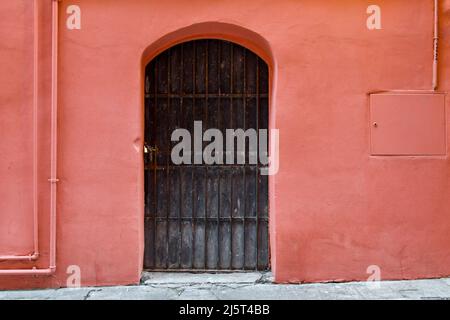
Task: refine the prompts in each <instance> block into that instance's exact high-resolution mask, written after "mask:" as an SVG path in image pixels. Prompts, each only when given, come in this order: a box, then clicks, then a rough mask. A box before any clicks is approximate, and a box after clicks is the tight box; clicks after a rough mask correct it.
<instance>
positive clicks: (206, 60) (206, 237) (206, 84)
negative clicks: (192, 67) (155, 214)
mask: <svg viewBox="0 0 450 320" xmlns="http://www.w3.org/2000/svg"><path fill="white" fill-rule="evenodd" d="M208 49H209V41H208V40H206V59H205V93H206V96H205V102H206V103H205V106H206V110H205V112H206V123H205V126H206V129H208V128H209V121H208V109H209V105H208V61H209V50H208ZM202 149H203V148H202ZM205 168H206V169H205V171H206V172H205V178H204V179H205V217H204V226H203V228H204V232H205V244H204V260H203V264H204V266H205V269H206V268H207V260H208V258H207V254H208V250H207V248H208V222H207V220H208V219H207V217H208V165H205Z"/></svg>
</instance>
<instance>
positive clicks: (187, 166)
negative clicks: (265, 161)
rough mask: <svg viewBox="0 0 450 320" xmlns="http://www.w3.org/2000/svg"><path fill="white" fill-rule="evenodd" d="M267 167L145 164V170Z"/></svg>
mask: <svg viewBox="0 0 450 320" xmlns="http://www.w3.org/2000/svg"><path fill="white" fill-rule="evenodd" d="M206 167H208V168H254V169H259V168H266V167H268V166H267V165H255V164H224V165H222V164H198V165H191V164H180V165H168V166H164V167H162V166H145V170H167V168H169V169H174V168H206Z"/></svg>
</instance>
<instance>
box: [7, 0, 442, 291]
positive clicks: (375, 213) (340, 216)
mask: <svg viewBox="0 0 450 320" xmlns="http://www.w3.org/2000/svg"><path fill="white" fill-rule="evenodd" d="M375 2H376V4H378V5H379V6H380V7H381V9H382V29H381V30H372V31H369V30H368V29H367V27H366V19H367V17H368V15H367V13H366V9H367V7H368V6H369V5H370V4H373V3H372V1H370V2H369V1H365V0H361V1H357V0H355V1H350V0H348V1H342V0H328V1H317V0H305V1H287V0H286V1H264V2H262V1H256V0H254V1H253V0H248V1H237V0H233V1H204V0H196V1H182V0H178V1H175V0H174V1H147V0H145V1H144V0H120V1H119V0H118V1H108V2H107V3H106V2H104V1H91V0H89V1H88V0H73V1H66V0H63V1H61V2H60V18H61V20H60V28H61V31H60V32H61V34H60V41H59V48H60V59H59V66H60V77H59V108H60V112H59V126H60V129H59V153H58V161H59V168H58V176H59V179H60V182H59V186H58V206H57V209H58V239H57V241H58V243H57V246H58V247H57V250H58V256H57V273H56V275H55V276H52V277H30V276H23V277H1V278H0V288H27V287H28V288H29V287H58V286H65V285H66V278H67V274H66V269H67V267H68V266H70V265H78V266H80V267H81V272H82V285H110V284H128V283H136V282H138V280H139V277H140V272H141V269H142V256H143V236H144V234H143V205H144V202H143V167H142V151H141V150H142V139H143V117H142V114H143V98H142V97H143V90H142V89H143V88H142V87H143V79H142V73H143V66H144V65H145V63H146V62H148V61H149V60H150V59H151V58H152V57H154V56H155V55H156V54H157V53H158V52H161V51H162V50H164V49H166V48H167V47H170V46H171V45H173V44H175V43H178V42H180V41H183V40H187V39H194V38H208V37H212V38H221V39H227V40H232V41H235V42H237V43H239V44H242V45H244V46H246V47H247V48H249V49H251V50H253V51H255V52H256V53H257V54H259V55H260V56H261V57H262V58H263V59H265V60H266V61H267V62H268V64H269V67H270V71H271V113H270V116H271V124H270V126H271V127H272V128H275V127H276V128H279V129H280V144H281V149H280V171H279V173H278V174H277V175H276V176H274V177H271V182H270V183H271V194H270V216H271V222H270V223H271V225H270V228H271V250H272V251H271V252H272V269H273V271H274V273H275V278H276V281H278V282H314V281H340V280H342V281H344V280H354V279H358V280H364V279H367V277H368V276H369V275H368V274H367V273H366V270H367V267H368V266H370V265H378V266H379V267H380V268H381V277H382V279H410V278H425V277H438V276H444V275H450V247H449V245H448V244H449V242H450V236H449V235H450V219H449V216H450V196H449V194H450V184H449V181H450V164H449V160H448V157H447V156H436V157H432V156H428V157H371V156H370V139H369V134H370V127H369V126H370V124H369V120H370V119H369V117H370V115H369V106H368V105H369V104H368V101H369V99H368V95H367V93H368V92H372V91H376V90H382V89H429V88H430V86H431V71H432V64H431V62H432V53H433V52H432V50H433V48H432V32H433V30H432V29H433V3H432V1H424V0H409V1H406V0H404V1H400V0H399V1H391V0H389V1H388V0H377V1H375ZM440 2H441V14H440V18H441V28H440V31H441V45H440V69H439V71H440V90H441V91H447V90H449V87H450V79H449V77H448V75H449V74H450V54H449V48H450V45H449V43H450V42H449V37H450V1H449V0H443V1H440ZM72 4H77V5H79V6H80V8H81V10H82V23H81V30H68V29H67V28H66V18H67V14H66V8H67V7H68V6H69V5H72ZM40 5H41V10H40V11H41V15H40V37H41V47H40V50H41V54H40V65H39V67H40V73H39V76H40V79H41V82H40V98H39V111H40V114H39V148H38V149H39V190H40V191H39V212H40V224H39V228H40V239H39V240H40V245H41V247H42V256H41V257H40V259H39V260H38V262H37V263H36V264H33V263H20V264H12V263H9V262H8V263H6V262H0V268H2V269H6V268H13V267H16V268H30V267H32V266H34V265H36V266H37V267H43V268H45V267H47V266H48V251H49V248H48V243H49V239H48V231H49V227H48V224H49V185H48V181H47V179H48V175H49V170H50V169H49V133H50V127H49V121H50V88H49V85H50V32H51V22H50V14H51V12H50V1H42V2H40ZM32 9H33V8H32V5H31V1H28V0H20V1H2V2H1V4H0V39H1V47H0V70H2V72H1V73H0V88H1V91H0V104H1V113H0V135H1V137H2V143H1V144H0V177H1V183H0V200H1V201H0V212H1V216H0V219H1V223H0V250H1V252H0V254H22V253H28V252H30V251H31V250H32V196H31V194H32V193H31V190H32V189H31V188H32V163H31V158H30V150H31V148H32V146H31V142H32V135H31V134H32V131H31V117H32V113H31V110H32V108H31V106H32V70H33V68H32V34H33V33H32V32H33V30H32V25H33V24H32V16H33V14H32ZM446 103H447V108H448V99H447V102H446ZM446 122H447V125H448V122H449V118H448V112H447V119H446ZM448 138H449V137H448V133H447V149H448V141H449V139H448Z"/></svg>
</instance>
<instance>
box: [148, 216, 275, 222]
mask: <svg viewBox="0 0 450 320" xmlns="http://www.w3.org/2000/svg"><path fill="white" fill-rule="evenodd" d="M145 218H146V219H148V220H154V219H156V220H157V221H167V220H170V221H177V220H180V221H193V220H197V221H198V220H207V221H213V222H218V221H236V220H240V221H243V220H254V221H256V220H258V221H265V222H267V221H269V218H268V217H165V216H164V217H155V216H154V215H145Z"/></svg>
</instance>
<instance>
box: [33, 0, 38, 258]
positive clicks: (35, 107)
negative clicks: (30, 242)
mask: <svg viewBox="0 0 450 320" xmlns="http://www.w3.org/2000/svg"><path fill="white" fill-rule="evenodd" d="M38 1H39V0H34V39H33V40H34V59H33V65H34V70H33V226H34V229H33V238H34V254H35V255H39V221H38V147H37V144H38V140H39V139H38V119H37V117H38V116H37V115H38V95H39V20H38V18H39V11H38V10H39V7H38Z"/></svg>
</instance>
